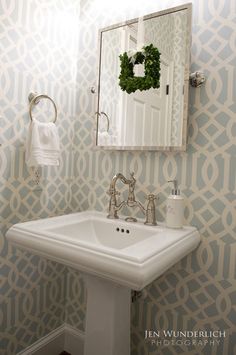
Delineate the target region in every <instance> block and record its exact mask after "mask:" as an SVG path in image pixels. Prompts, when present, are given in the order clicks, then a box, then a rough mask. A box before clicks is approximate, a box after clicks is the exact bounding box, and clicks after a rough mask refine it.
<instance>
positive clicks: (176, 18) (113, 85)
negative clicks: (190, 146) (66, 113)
mask: <svg viewBox="0 0 236 355" xmlns="http://www.w3.org/2000/svg"><path fill="white" fill-rule="evenodd" d="M191 11H192V7H191V4H186V5H182V6H178V7H175V8H172V9H168V10H164V11H161V12H157V13H153V14H150V15H146V16H144V17H143V18H139V19H133V20H129V21H127V22H125V23H119V24H117V25H114V26H110V27H107V28H104V29H102V30H100V31H99V51H100V53H99V73H98V90H97V106H96V111H97V112H96V146H97V148H102V149H110V150H173V151H179V150H186V140H187V115H188V90H189V65H190V42H191V37H190V36H191ZM150 45H152V46H151V47H152V48H155V50H156V49H157V50H158V52H159V53H160V58H159V68H160V70H158V72H159V75H160V83H159V87H158V88H157V87H152V86H151V87H150V88H148V89H143V88H144V86H145V85H146V86H148V85H149V83H152V82H154V81H152V80H154V76H155V75H154V74H153V77H152V76H151V77H150V76H148V74H147V70H149V71H150V68H151V69H154V70H156V68H157V67H158V62H157V59H158V56H156V54H155V56H154V54H153V56H152V57H150V56H149V57H148V54H147V49H146V48H147V46H150ZM143 48H144V49H143ZM148 48H150V47H148ZM125 52H126V53H127V57H126V58H128V62H125V63H126V64H125V65H126V66H125V67H124V72H125V73H126V72H127V68H130V65H131V73H132V70H133V76H132V74H131V76H130V72H129V75H126V76H124V75H123V74H122V79H123V78H125V81H124V82H125V83H126V84H127V83H128V85H130V83H131V90H133V92H131V93H128V92H127V90H128V91H129V90H130V87H128V86H127V87H128V89H124V88H123V89H122V88H121V85H120V74H121V59H120V55H123V54H124V53H125ZM137 52H138V53H139V56H140V55H141V60H140V62H141V63H140V64H138V63H137V62H138V60H137V58H138V57H137ZM140 53H141V54H140ZM155 53H156V52H155ZM150 58H151V61H150ZM127 63H128V64H127ZM150 63H151V64H150ZM153 63H154V64H155V65H156V68H155V66H154V64H153ZM147 65H149V67H147ZM128 70H130V69H128ZM152 72H153V71H152ZM154 72H155V71H154ZM156 72H157V70H156ZM156 72H155V73H156ZM122 73H123V72H122ZM137 77H138V78H142V79H141V80H140V79H138V80H136V78H137ZM130 78H131V79H132V80H130ZM133 78H135V80H133ZM150 78H151V79H150ZM150 80H151V81H150ZM150 85H152V84H150ZM153 85H154V84H153ZM140 89H141V90H140Z"/></svg>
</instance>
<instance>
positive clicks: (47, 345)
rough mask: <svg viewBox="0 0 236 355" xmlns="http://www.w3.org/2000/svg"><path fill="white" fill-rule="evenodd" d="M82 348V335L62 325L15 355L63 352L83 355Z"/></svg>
mask: <svg viewBox="0 0 236 355" xmlns="http://www.w3.org/2000/svg"><path fill="white" fill-rule="evenodd" d="M83 348H84V333H83V332H81V331H79V330H77V329H75V328H73V327H72V326H70V325H69V324H63V325H61V326H60V327H59V328H57V329H55V330H53V331H52V332H50V333H49V334H47V335H45V336H44V337H43V338H41V339H39V340H37V341H36V342H35V343H34V344H32V345H30V346H29V347H28V348H26V349H25V350H22V351H21V352H19V353H18V354H17V355H59V354H60V352H62V351H63V350H65V351H67V352H68V353H70V354H71V355H83Z"/></svg>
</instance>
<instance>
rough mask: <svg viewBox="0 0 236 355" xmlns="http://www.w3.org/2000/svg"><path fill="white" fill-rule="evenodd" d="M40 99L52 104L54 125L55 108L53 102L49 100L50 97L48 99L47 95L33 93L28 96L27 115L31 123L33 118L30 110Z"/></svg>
mask: <svg viewBox="0 0 236 355" xmlns="http://www.w3.org/2000/svg"><path fill="white" fill-rule="evenodd" d="M41 99H48V100H50V101H51V103H52V104H53V107H54V110H55V117H54V120H53V122H54V123H55V122H56V120H57V107H56V104H55V102H54V101H53V99H51V97H49V96H48V95H44V94H40V95H39V94H37V93H33V92H31V93H30V94H29V96H28V100H29V103H30V104H29V115H30V119H31V121H32V120H33V116H32V109H33V107H34V106H35V105H37V104H38V103H39V101H40V100H41Z"/></svg>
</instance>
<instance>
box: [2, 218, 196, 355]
mask: <svg viewBox="0 0 236 355" xmlns="http://www.w3.org/2000/svg"><path fill="white" fill-rule="evenodd" d="M7 238H8V239H9V240H10V241H11V242H12V243H14V244H15V245H17V246H19V247H21V248H24V249H27V250H29V251H31V252H33V253H35V254H38V255H42V256H44V257H46V258H48V259H51V260H55V261H58V262H60V263H63V264H65V265H68V266H70V267H73V268H76V269H78V270H81V271H83V272H85V274H86V276H85V281H86V285H87V291H88V292H87V293H88V300H87V315H86V333H85V350H84V355H95V354H96V355H130V345H129V342H130V340H129V339H130V298H131V289H134V290H141V289H142V288H143V287H145V286H146V285H148V284H149V283H150V282H152V281H153V280H155V279H156V278H157V277H158V276H160V275H161V274H163V273H164V272H165V271H166V270H167V269H169V268H170V267H171V266H172V265H174V264H175V263H176V262H178V261H179V260H180V259H182V258H183V257H184V256H185V255H187V254H188V253H190V252H191V251H192V250H193V249H195V248H196V247H197V245H198V244H199V241H200V236H199V233H198V231H197V230H196V228H194V227H184V228H183V229H179V230H173V229H168V228H165V226H164V225H159V226H154V227H152V226H151V227H150V226H145V225H143V224H142V223H141V222H138V223H129V222H125V221H123V220H121V219H119V220H108V219H107V218H106V217H105V216H104V215H103V214H102V213H99V212H94V211H86V212H81V213H75V214H70V215H64V216H59V217H53V218H46V219H42V220H37V221H32V222H25V223H19V224H16V225H14V226H12V227H11V228H10V229H9V230H8V232H7Z"/></svg>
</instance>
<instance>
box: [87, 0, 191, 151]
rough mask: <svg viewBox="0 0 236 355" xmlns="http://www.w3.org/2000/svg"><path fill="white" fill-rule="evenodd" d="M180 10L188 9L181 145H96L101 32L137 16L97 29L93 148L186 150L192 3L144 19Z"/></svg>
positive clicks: (123, 24)
mask: <svg viewBox="0 0 236 355" xmlns="http://www.w3.org/2000/svg"><path fill="white" fill-rule="evenodd" d="M182 10H188V14H187V29H188V33H189V36H187V45H186V51H187V53H188V54H187V55H186V63H185V69H184V93H185V94H184V109H183V123H182V145H180V146H114V145H112V146H104V145H98V144H97V143H98V141H97V140H98V115H97V114H96V113H97V112H99V97H100V72H101V54H102V50H101V49H102V33H103V32H106V31H109V30H112V29H115V28H119V27H122V26H127V25H130V24H133V23H137V22H138V19H139V18H138V17H136V18H134V19H131V20H127V21H123V22H119V23H116V24H114V25H111V26H107V27H104V28H101V29H99V31H98V47H97V49H98V51H99V53H98V60H97V80H96V83H97V85H96V87H97V90H96V95H95V96H96V98H95V101H94V102H95V107H96V109H95V110H94V115H95V116H96V117H95V129H94V130H93V131H92V134H93V142H94V144H93V150H108V151H163V152H165V151H166V152H186V150H187V141H188V136H187V131H188V109H189V77H190V62H191V43H192V3H186V4H182V5H179V6H175V7H171V8H168V9H165V10H161V11H157V12H153V13H151V14H148V15H145V16H144V17H143V19H144V20H148V19H151V18H154V17H160V16H163V15H167V14H168V13H173V12H178V11H182Z"/></svg>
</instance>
